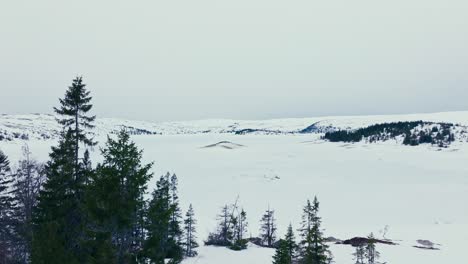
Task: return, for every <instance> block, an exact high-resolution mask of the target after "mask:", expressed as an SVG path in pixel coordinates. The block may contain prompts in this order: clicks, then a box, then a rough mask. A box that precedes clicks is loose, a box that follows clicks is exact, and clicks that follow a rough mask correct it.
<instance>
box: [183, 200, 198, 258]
mask: <svg viewBox="0 0 468 264" xmlns="http://www.w3.org/2000/svg"><path fill="white" fill-rule="evenodd" d="M196 224H197V220H196V219H195V213H194V211H193V207H192V205H191V204H190V206H189V209H188V211H187V213H186V214H185V220H184V231H185V232H184V233H185V241H184V246H185V256H186V257H195V256H196V255H197V254H198V253H197V252H196V251H195V250H194V249H195V248H197V247H198V243H197V237H196V234H197V231H196V228H195V226H196Z"/></svg>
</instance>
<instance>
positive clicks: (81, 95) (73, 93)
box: [54, 76, 96, 177]
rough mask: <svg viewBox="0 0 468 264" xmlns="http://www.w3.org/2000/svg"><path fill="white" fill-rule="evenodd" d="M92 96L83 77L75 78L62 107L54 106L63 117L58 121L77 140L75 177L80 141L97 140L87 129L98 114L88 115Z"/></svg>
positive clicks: (61, 101) (88, 142) (61, 102)
mask: <svg viewBox="0 0 468 264" xmlns="http://www.w3.org/2000/svg"><path fill="white" fill-rule="evenodd" d="M91 99H92V97H91V96H90V92H89V91H87V90H86V84H84V83H83V77H81V76H80V77H76V78H75V79H73V82H72V85H71V86H69V87H68V90H67V91H66V92H65V97H64V98H63V99H59V100H60V107H58V108H56V107H54V110H55V112H56V113H57V114H59V115H60V116H61V117H60V118H59V119H57V121H58V122H59V123H60V124H61V125H62V126H63V127H64V129H65V130H70V131H71V134H72V138H73V140H74V141H75V144H74V145H75V149H74V156H75V157H74V158H75V177H78V169H79V143H83V144H84V145H85V146H94V145H96V142H94V141H93V139H92V138H91V137H90V135H89V133H87V132H86V131H85V129H92V128H94V125H93V122H94V120H95V119H96V116H90V115H87V114H88V112H89V111H90V110H91V108H92V107H93V105H92V104H91V103H90V102H91Z"/></svg>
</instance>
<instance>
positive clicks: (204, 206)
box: [0, 112, 468, 264]
mask: <svg viewBox="0 0 468 264" xmlns="http://www.w3.org/2000/svg"><path fill="white" fill-rule="evenodd" d="M421 119H422V120H425V121H443V122H454V123H461V124H465V125H466V124H468V112H458V113H442V114H424V115H409V116H376V117H334V118H310V119H284V120H283V121H280V120H273V121H271V120H270V121H248V122H251V123H249V124H248V125H244V124H245V123H242V121H235V123H238V124H239V126H241V125H242V126H243V127H249V128H251V127H261V126H262V127H267V128H268V129H271V130H280V129H284V131H293V130H296V131H297V130H300V129H303V128H304V127H307V126H309V125H311V124H312V123H315V122H319V121H320V122H323V123H324V126H325V124H332V125H333V126H335V127H343V128H344V127H358V126H362V125H370V124H374V123H381V122H391V121H400V120H401V121H406V120H421ZM15 120H16V119H15ZM52 120H53V119H52ZM107 120H110V119H107ZM326 120H328V123H327V122H326ZM5 122H6V121H5V118H3V117H0V127H1V126H3V127H4V126H5ZM8 122H10V123H9V124H10V129H12V128H11V127H12V126H11V124H12V123H14V122H17V121H14V122H13V121H12V119H10V120H9V121H8ZM100 122H103V121H102V120H101V121H100ZM116 122H117V121H115V120H114V121H113V122H112V123H111V124H109V125H108V127H109V128H108V129H109V130H110V129H111V128H110V127H112V126H115V123H116ZM119 122H120V121H119ZM127 122H129V123H128V124H131V126H134V127H136V125H135V122H131V121H127ZM223 122H226V123H223ZM117 123H118V122H117ZM136 123H138V122H136ZM221 123H222V125H220V124H221ZM24 124H25V126H26V125H29V126H30V127H35V125H34V124H33V123H31V122H30V123H28V122H27V121H25V122H24ZM173 124H178V125H177V131H192V130H193V129H194V128H193V127H197V129H198V131H206V130H208V129H207V128H209V129H212V130H213V129H214V127H216V129H218V128H219V127H226V126H229V124H232V122H231V121H229V122H228V121H222V120H221V121H220V120H218V121H197V122H190V123H188V124H186V125H184V123H183V122H178V123H173ZM193 124H196V125H193ZM154 126H155V127H158V126H159V127H161V125H160V124H155V125H154ZM192 126H193V127H192ZM29 129H31V128H29ZM34 129H36V128H34ZM99 129H102V128H99ZM37 130H41V128H37ZM158 130H159V131H162V130H161V129H158ZM102 131H104V129H102ZM167 131H176V130H175V129H173V130H170V129H169V128H168V130H167ZM98 139H99V141H100V143H103V142H104V136H103V135H101V134H100V135H99V137H98ZM133 140H134V141H136V142H137V144H138V145H139V146H140V147H141V148H143V149H144V158H145V161H146V162H149V161H155V166H154V172H155V176H159V175H161V174H163V173H165V172H166V171H170V172H175V173H176V174H177V175H178V177H179V182H180V183H179V184H180V187H179V188H180V197H181V203H182V207H183V209H186V208H187V207H188V204H189V203H192V204H193V206H194V209H195V213H196V216H197V219H198V233H199V234H198V237H199V241H200V243H201V242H202V240H203V239H205V238H206V235H207V233H208V232H210V231H212V230H213V229H214V228H215V226H216V215H217V214H218V213H219V210H220V208H221V206H223V205H224V204H225V203H232V202H234V200H235V199H236V197H237V196H239V197H240V205H241V206H242V207H243V208H244V209H245V210H246V212H247V215H248V220H249V232H250V234H251V235H252V236H257V235H258V229H259V223H258V222H259V219H260V217H261V214H262V213H263V211H264V210H265V209H267V208H268V206H270V207H271V208H274V209H275V210H276V216H277V219H278V227H279V234H280V235H281V236H283V234H284V232H285V229H286V227H287V225H288V224H289V223H292V224H293V226H294V227H295V228H298V225H299V222H300V216H301V210H302V207H303V205H304V204H305V202H306V200H307V199H312V198H313V197H314V195H317V196H318V198H319V200H320V202H321V211H320V214H321V216H322V217H323V227H324V228H325V235H326V236H333V237H336V238H339V239H348V238H352V237H354V236H366V235H367V234H369V233H370V232H374V234H375V235H376V236H377V237H382V232H381V231H382V230H383V229H384V228H385V227H386V226H388V232H387V234H386V237H387V238H389V239H392V240H394V241H396V242H397V243H398V244H399V245H397V246H382V245H379V246H378V250H379V251H380V252H381V261H382V262H387V263H395V264H405V263H411V264H413V263H424V264H432V263H437V264H440V263H466V260H467V258H466V256H465V255H466V253H465V252H466V245H467V244H468V209H467V205H466V201H468V165H467V164H468V143H462V142H457V143H455V144H453V145H452V146H450V148H447V149H442V150H440V149H438V148H437V147H431V146H429V145H421V146H417V147H409V146H402V145H400V144H396V143H395V142H393V141H388V142H384V143H375V144H365V143H359V144H342V143H329V142H324V141H322V140H320V134H277V135H254V134H253V135H234V134H230V133H220V131H219V130H216V131H214V130H213V131H211V132H210V133H174V132H173V133H163V135H138V136H133ZM222 141H226V142H231V143H226V142H224V143H222V144H220V145H214V146H210V145H213V144H216V143H218V142H222ZM26 142H27V143H28V144H29V146H30V149H31V151H32V152H33V153H34V155H35V156H36V157H37V158H38V159H40V160H45V159H47V154H48V152H49V149H50V146H51V145H52V144H54V140H36V139H30V140H29V141H26ZM24 143H25V141H21V140H14V141H1V142H0V149H2V150H3V151H4V152H5V153H6V154H7V155H9V156H10V160H11V161H12V162H13V163H14V161H15V160H17V159H18V158H19V157H20V149H21V146H22V145H23V144H24ZM207 146H209V147H207ZM226 146H228V147H226ZM93 155H95V157H96V159H98V155H99V153H98V151H97V149H96V150H95V151H94V153H93ZM156 178H157V177H155V178H154V179H153V180H152V181H151V183H150V185H149V187H150V189H152V188H153V187H154V186H155V182H156ZM418 239H425V240H431V241H433V242H435V243H438V244H440V246H439V247H440V249H441V250H438V251H430V250H422V249H417V248H414V247H413V246H414V245H417V243H416V240H418ZM331 249H332V252H333V254H334V255H335V261H336V263H338V264H347V263H353V262H352V256H351V254H352V252H353V249H352V248H351V247H350V246H345V245H332V247H331ZM273 253H274V251H273V250H270V249H264V248H258V247H256V246H251V247H249V249H248V250H246V251H242V252H234V251H229V250H227V249H224V248H215V247H201V248H199V256H198V257H196V258H193V259H189V260H186V261H184V264H194V263H197V264H220V263H226V264H231V263H236V264H249V263H255V264H263V263H265V264H266V263H271V256H272V255H273Z"/></svg>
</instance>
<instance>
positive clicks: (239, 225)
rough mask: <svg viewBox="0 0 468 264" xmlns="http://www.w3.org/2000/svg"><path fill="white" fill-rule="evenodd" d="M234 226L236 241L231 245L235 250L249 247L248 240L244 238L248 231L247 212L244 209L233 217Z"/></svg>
mask: <svg viewBox="0 0 468 264" xmlns="http://www.w3.org/2000/svg"><path fill="white" fill-rule="evenodd" d="M232 224H233V226H234V242H233V245H232V246H231V249H233V250H242V249H246V248H247V240H245V239H244V235H245V234H246V233H247V226H248V223H247V213H246V212H245V211H244V209H242V210H241V212H240V213H239V215H238V216H237V217H234V218H233V219H232Z"/></svg>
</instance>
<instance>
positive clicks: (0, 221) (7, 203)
mask: <svg viewBox="0 0 468 264" xmlns="http://www.w3.org/2000/svg"><path fill="white" fill-rule="evenodd" d="M12 184H13V178H12V174H11V169H10V162H9V160H8V157H7V156H6V155H5V154H4V153H3V152H2V151H0V263H9V262H10V261H12V260H13V258H14V256H13V253H14V252H13V246H14V245H13V244H14V240H15V235H16V234H15V232H14V227H15V222H14V221H13V213H14V210H15V209H14V207H15V203H14V199H13V198H12V196H11V186H12Z"/></svg>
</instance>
